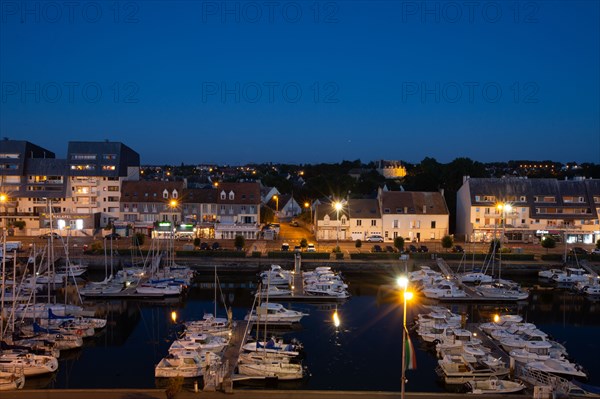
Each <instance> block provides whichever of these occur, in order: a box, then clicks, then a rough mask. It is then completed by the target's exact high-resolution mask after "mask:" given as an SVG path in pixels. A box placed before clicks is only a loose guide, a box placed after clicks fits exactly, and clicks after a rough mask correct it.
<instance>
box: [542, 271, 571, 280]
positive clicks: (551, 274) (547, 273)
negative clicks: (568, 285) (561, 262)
mask: <svg viewBox="0 0 600 399" xmlns="http://www.w3.org/2000/svg"><path fill="white" fill-rule="evenodd" d="M566 273H567V272H565V271H564V270H563V269H545V270H540V271H539V272H538V277H539V278H544V279H548V280H551V279H552V278H553V277H554V276H560V275H563V274H566Z"/></svg>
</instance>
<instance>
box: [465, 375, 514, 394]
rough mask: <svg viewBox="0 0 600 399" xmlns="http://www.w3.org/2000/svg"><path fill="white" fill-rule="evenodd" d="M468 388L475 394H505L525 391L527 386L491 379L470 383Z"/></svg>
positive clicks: (495, 378)
mask: <svg viewBox="0 0 600 399" xmlns="http://www.w3.org/2000/svg"><path fill="white" fill-rule="evenodd" d="M467 387H468V389H469V391H470V392H471V393H473V394H505V393H513V392H521V391H522V390H523V389H525V384H523V383H522V382H521V381H509V380H500V379H498V378H497V377H491V378H489V379H487V380H481V381H477V380H475V381H469V382H467Z"/></svg>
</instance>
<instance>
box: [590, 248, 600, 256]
mask: <svg viewBox="0 0 600 399" xmlns="http://www.w3.org/2000/svg"><path fill="white" fill-rule="evenodd" d="M592 255H600V248H594V249H592Z"/></svg>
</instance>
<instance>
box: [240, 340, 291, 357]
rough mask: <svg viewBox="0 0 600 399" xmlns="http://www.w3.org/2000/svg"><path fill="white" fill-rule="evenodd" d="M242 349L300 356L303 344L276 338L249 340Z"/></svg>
mask: <svg viewBox="0 0 600 399" xmlns="http://www.w3.org/2000/svg"><path fill="white" fill-rule="evenodd" d="M242 349H243V350H245V351H248V352H266V353H269V352H270V353H279V354H283V355H287V356H299V355H300V352H301V351H302V345H300V344H299V343H298V342H291V343H289V344H286V343H284V342H283V341H282V340H278V339H275V338H271V339H269V340H268V341H267V342H266V343H265V342H264V341H254V342H248V343H247V344H245V345H244V346H242Z"/></svg>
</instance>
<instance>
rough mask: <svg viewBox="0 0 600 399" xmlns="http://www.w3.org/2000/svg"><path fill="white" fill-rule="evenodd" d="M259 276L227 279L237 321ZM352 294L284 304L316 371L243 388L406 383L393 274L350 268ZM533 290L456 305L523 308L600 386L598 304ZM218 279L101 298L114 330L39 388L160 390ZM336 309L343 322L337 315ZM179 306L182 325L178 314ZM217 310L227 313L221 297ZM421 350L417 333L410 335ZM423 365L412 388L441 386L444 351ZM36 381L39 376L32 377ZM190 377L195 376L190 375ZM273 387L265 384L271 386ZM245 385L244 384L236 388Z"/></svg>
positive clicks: (539, 285) (485, 315)
mask: <svg viewBox="0 0 600 399" xmlns="http://www.w3.org/2000/svg"><path fill="white" fill-rule="evenodd" d="M255 278H256V276H255V275H254V274H247V275H242V274H240V273H237V274H228V275H227V274H224V275H221V276H220V277H219V280H220V284H219V286H220V290H221V291H222V293H223V295H222V298H223V300H224V301H225V302H226V304H227V306H231V307H232V310H233V315H234V318H235V319H243V318H244V316H245V315H246V313H247V311H248V310H249V308H250V307H251V306H252V303H253V301H254V296H253V293H252V291H253V290H255V289H256V284H255V282H254V279H255ZM345 278H346V279H347V280H348V283H349V287H350V291H351V294H352V297H351V298H350V299H349V300H348V301H346V302H344V303H337V304H336V303H289V302H288V303H286V302H284V303H283V304H284V306H286V307H290V308H292V309H295V310H300V311H302V312H306V313H309V314H310V316H308V317H305V318H304V319H303V321H302V325H301V326H294V327H293V328H291V329H281V328H280V329H278V330H275V329H271V328H269V332H268V334H269V335H270V334H286V338H287V339H291V338H297V339H299V340H300V341H301V342H303V343H304V347H305V350H306V358H305V365H306V366H308V369H309V372H310V373H311V376H310V378H308V379H305V380H303V381H299V382H294V383H288V382H286V383H277V382H272V381H269V382H261V383H244V384H243V385H241V384H240V385H239V386H240V387H241V386H243V387H251V388H265V387H268V388H280V389H339V390H386V391H392V390H394V391H398V390H399V389H400V374H401V373H400V372H401V370H400V362H399V360H400V357H401V349H402V348H401V337H402V336H401V333H402V306H400V305H401V301H400V299H399V296H398V292H397V289H396V288H395V286H394V282H395V278H394V277H393V273H390V275H389V276H388V275H384V276H377V277H371V278H366V277H365V275H358V274H354V275H352V274H347V275H345ZM523 284H524V286H527V287H529V289H530V292H531V296H530V298H529V299H528V300H527V301H525V302H520V303H515V304H477V305H470V304H449V307H450V308H451V309H452V311H453V312H456V313H460V314H464V315H465V317H466V318H467V320H468V321H470V322H479V321H489V320H491V318H492V317H493V315H494V314H507V313H518V314H521V315H522V316H523V317H524V318H525V319H526V321H529V322H534V323H536V324H537V325H538V326H539V328H540V329H542V330H544V331H546V332H547V333H549V334H552V335H553V336H554V337H555V338H556V339H557V340H559V341H561V342H565V341H566V342H567V349H568V350H569V353H570V354H571V356H572V357H573V358H574V359H576V360H577V362H579V363H581V364H582V365H583V366H584V367H585V368H586V369H587V370H588V372H589V373H590V382H591V383H592V384H596V385H600V368H599V367H600V366H599V365H598V364H597V362H596V359H595V357H596V354H597V353H600V348H599V347H598V346H599V344H598V343H597V342H598V341H597V336H599V335H600V317H598V316H599V315H600V303H599V302H597V301H594V300H590V298H586V297H584V296H581V295H577V294H575V293H573V292H571V291H568V290H565V289H555V288H554V287H552V286H551V285H549V284H545V283H544V282H540V281H538V280H537V279H529V280H527V279H525V280H523ZM214 288H215V287H214V282H213V276H211V275H207V276H204V277H200V278H199V279H198V280H197V281H195V282H194V284H193V285H192V287H191V289H190V291H189V292H188V294H187V296H186V297H185V298H182V299H179V298H176V299H172V300H168V301H162V300H153V301H126V300H111V301H95V302H89V304H92V305H93V306H94V307H95V308H96V310H97V311H98V313H99V314H102V315H105V316H106V317H107V318H108V323H107V327H106V328H105V329H104V330H103V331H101V332H100V333H98V334H97V335H95V336H94V337H93V338H90V339H86V341H85V344H84V348H82V349H81V350H79V351H75V352H73V353H72V354H69V353H67V354H65V356H64V357H62V358H61V359H59V361H60V366H59V371H58V373H57V374H56V375H55V376H54V377H52V378H51V379H49V381H45V382H42V381H41V380H40V381H39V382H40V383H39V386H40V387H45V386H49V387H54V388H152V387H154V386H155V384H156V382H155V379H154V366H155V364H156V363H158V361H159V360H160V359H161V358H162V357H163V356H164V355H165V354H166V353H167V349H168V347H169V346H170V344H171V342H172V340H173V339H175V337H176V335H177V332H178V331H180V328H181V325H180V323H181V322H182V321H186V320H191V319H199V318H201V317H202V316H203V314H204V313H213V312H214V309H215V303H214V291H215V290H214ZM426 304H427V303H426V301H425V300H424V299H423V298H420V297H417V298H416V300H415V301H414V303H413V302H411V306H409V309H408V318H407V320H412V319H413V318H414V317H415V316H416V315H417V314H418V313H419V312H424V311H426V310H425V307H424V306H425V305H426ZM335 309H337V310H338V312H339V315H340V318H341V324H340V326H339V327H338V328H336V327H335V326H334V324H333V322H332V314H333V311H334V310H335ZM172 311H176V312H177V320H178V323H173V322H172V320H171V312H172ZM217 312H218V315H220V316H223V315H224V314H225V312H224V310H223V306H222V303H221V294H220V293H219V301H218V306H217ZM411 339H412V340H413V342H414V343H415V346H417V347H418V344H417V342H418V337H417V336H416V334H414V333H411ZM417 364H418V368H417V369H416V370H409V371H407V378H408V380H409V382H408V384H407V386H406V387H407V390H408V391H413V392H414V391H439V390H442V387H440V386H438V385H436V384H435V381H436V375H435V372H434V369H435V366H436V364H437V360H436V358H435V357H434V356H433V355H431V354H430V353H427V352H426V351H424V350H422V349H421V350H417ZM32 381H33V382H32V384H33V383H35V380H32ZM186 383H188V384H189V383H190V382H189V381H188V382H186ZM265 384H266V385H265ZM236 386H238V385H236Z"/></svg>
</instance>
